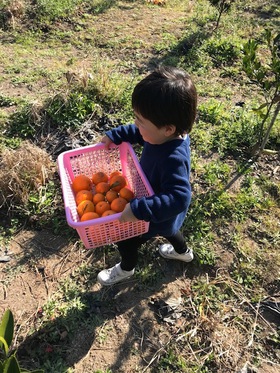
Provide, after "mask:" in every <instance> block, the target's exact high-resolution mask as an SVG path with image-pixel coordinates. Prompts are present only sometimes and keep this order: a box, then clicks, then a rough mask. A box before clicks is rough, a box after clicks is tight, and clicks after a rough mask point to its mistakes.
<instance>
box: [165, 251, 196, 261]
mask: <svg viewBox="0 0 280 373" xmlns="http://www.w3.org/2000/svg"><path fill="white" fill-rule="evenodd" d="M159 253H160V255H161V256H162V257H163V258H165V259H170V260H178V261H179V262H185V263H190V262H192V261H193V259H194V257H192V258H191V259H188V260H183V259H179V258H173V257H170V256H168V255H164V254H163V253H162V252H161V251H160V250H159Z"/></svg>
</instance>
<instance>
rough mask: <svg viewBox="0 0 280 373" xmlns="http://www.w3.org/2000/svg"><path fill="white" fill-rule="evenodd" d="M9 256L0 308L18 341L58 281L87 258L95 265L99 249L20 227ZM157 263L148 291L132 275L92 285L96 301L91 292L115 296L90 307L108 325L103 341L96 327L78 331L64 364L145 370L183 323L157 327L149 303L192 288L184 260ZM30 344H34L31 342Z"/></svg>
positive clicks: (175, 297) (86, 369)
mask: <svg viewBox="0 0 280 373" xmlns="http://www.w3.org/2000/svg"><path fill="white" fill-rule="evenodd" d="M8 254H9V255H10V257H11V260H10V261H9V262H6V263H5V262H3V263H0V265H1V275H0V281H1V283H2V287H1V294H0V296H1V304H0V312H1V314H3V312H4V311H5V310H6V309H7V308H9V309H11V310H12V312H13V313H14V316H15V319H16V320H17V325H20V327H19V329H18V330H17V334H16V338H15V340H16V341H17V336H18V335H19V334H21V339H22V337H27V334H28V333H29V330H30V328H31V327H32V325H34V320H36V317H37V315H38V310H40V309H41V307H42V305H44V304H45V303H46V302H47V301H48V299H49V298H50V297H51V296H52V295H53V294H54V293H55V292H56V291H57V284H58V280H59V281H61V280H62V279H63V278H65V277H67V276H71V272H72V271H74V270H75V267H76V266H78V265H81V263H82V262H87V261H88V260H90V261H92V262H93V266H94V261H98V260H100V255H101V256H102V252H101V251H100V250H98V249H97V252H93V251H92V252H89V251H87V250H86V249H77V248H76V247H75V246H74V247H73V245H69V243H68V242H67V240H64V239H62V238H61V237H59V236H56V235H53V234H52V233H51V232H48V231H40V232H33V231H21V232H20V233H19V234H18V235H17V236H16V237H15V238H14V240H13V241H12V242H11V245H10V246H9V253H8ZM38 257H40V259H38ZM157 261H158V263H159V266H160V267H161V268H162V272H163V274H164V276H163V279H162V280H161V281H159V282H158V283H157V284H156V285H155V286H153V287H152V288H151V289H150V290H144V291H139V289H135V285H136V283H137V280H136V279H131V280H127V281H125V282H124V283H123V284H121V285H116V286H114V287H113V288H112V287H110V288H102V287H101V286H100V285H99V284H98V283H96V284H95V285H94V286H93V287H92V289H91V291H90V293H89V294H88V296H89V297H91V296H92V298H93V299H94V294H96V293H99V294H101V299H107V300H108V297H109V298H112V299H114V306H113V307H112V308H110V309H109V310H108V309H107V310H106V309H105V308H104V307H103V306H102V301H101V302H99V303H98V305H95V304H93V305H92V306H93V308H94V311H93V312H96V313H97V315H98V314H102V316H103V317H104V316H106V318H107V322H106V326H104V325H103V326H102V328H104V327H105V328H106V331H104V333H103V334H104V335H105V334H106V338H105V337H104V341H102V330H100V327H99V326H97V328H96V329H95V330H91V329H85V330H81V331H80V333H79V335H77V336H76V338H75V340H74V341H73V345H72V346H71V345H70V346H68V348H67V349H68V354H67V356H68V358H67V363H68V364H69V366H73V367H74V369H75V372H76V373H82V372H83V373H85V372H88V373H89V372H93V371H95V370H98V369H101V368H103V369H104V370H105V369H106V368H108V367H110V369H111V370H112V372H126V373H130V372H135V367H139V370H136V371H140V372H144V371H149V369H145V370H144V366H146V365H147V364H148V363H149V362H152V361H153V358H154V355H156V353H157V351H158V350H160V348H161V343H162V346H163V345H165V344H166V343H167V342H168V340H169V339H170V338H171V335H172V334H173V333H174V331H175V330H176V329H178V328H180V324H181V323H182V322H183V320H181V319H178V320H175V321H176V322H175V323H174V325H170V326H169V327H168V324H167V323H165V325H163V326H161V323H160V322H159V319H158V316H157V311H156V308H155V307H154V308H153V307H152V304H153V303H154V302H155V300H157V299H158V300H161V301H163V300H168V299H169V298H172V299H173V300H175V301H176V300H178V299H180V297H181V291H182V289H185V291H189V287H190V280H189V279H187V278H183V277H184V276H183V274H184V272H185V271H186V270H187V268H186V267H185V266H184V265H183V264H182V263H168V262H166V261H164V260H163V259H160V258H157ZM27 263H28V265H27ZM9 269H11V270H14V271H17V274H16V275H13V280H12V281H11V282H10V283H8V284H7V285H5V282H9V280H8V279H7V277H9V276H10V274H9ZM6 271H7V272H6ZM5 272H6V273H5ZM23 331H24V333H23ZM24 334H26V335H25V336H24ZM27 345H28V344H27ZM27 348H28V346H27ZM29 348H32V343H31V344H30V346H29ZM132 348H133V349H135V354H134V355H133V354H131V349H132Z"/></svg>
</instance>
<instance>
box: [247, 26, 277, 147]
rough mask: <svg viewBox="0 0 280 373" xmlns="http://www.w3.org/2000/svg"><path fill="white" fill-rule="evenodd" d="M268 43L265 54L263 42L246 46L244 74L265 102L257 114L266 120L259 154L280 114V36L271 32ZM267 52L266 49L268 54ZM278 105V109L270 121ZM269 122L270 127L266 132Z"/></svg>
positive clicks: (259, 138) (251, 41)
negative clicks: (257, 89) (258, 90)
mask: <svg viewBox="0 0 280 373" xmlns="http://www.w3.org/2000/svg"><path fill="white" fill-rule="evenodd" d="M264 42H265V45H262V52H259V51H260V48H261V43H260V42H259V41H256V40H254V39H251V40H249V41H248V42H247V43H245V44H244V46H243V54H244V56H243V61H242V63H243V65H242V67H243V70H244V71H245V73H246V75H247V77H248V78H249V80H250V82H251V83H253V84H254V85H256V86H257V87H258V88H259V89H260V90H261V93H262V94H263V96H264V99H265V103H264V104H262V105H261V106H259V107H258V108H257V109H255V113H256V114H257V115H259V117H260V118H261V119H262V123H261V126H260V129H259V133H258V142H257V145H258V148H257V151H258V152H259V153H261V152H262V150H263V149H264V147H265V145H266V143H267V141H268V138H269V136H270V133H271V131H272V127H273V126H274V124H275V123H276V119H277V116H278V114H279V111H280V96H279V89H280V34H279V33H278V34H273V32H272V31H271V30H268V29H267V30H265V35H264ZM263 48H265V49H266V53H265V54H264V53H263ZM258 52H259V53H258ZM274 105H276V108H275V110H274V113H273V116H272V118H270V115H271V113H272V112H273V107H274ZM269 119H270V124H269V125H268V126H267V128H265V126H266V124H267V122H268V120H269Z"/></svg>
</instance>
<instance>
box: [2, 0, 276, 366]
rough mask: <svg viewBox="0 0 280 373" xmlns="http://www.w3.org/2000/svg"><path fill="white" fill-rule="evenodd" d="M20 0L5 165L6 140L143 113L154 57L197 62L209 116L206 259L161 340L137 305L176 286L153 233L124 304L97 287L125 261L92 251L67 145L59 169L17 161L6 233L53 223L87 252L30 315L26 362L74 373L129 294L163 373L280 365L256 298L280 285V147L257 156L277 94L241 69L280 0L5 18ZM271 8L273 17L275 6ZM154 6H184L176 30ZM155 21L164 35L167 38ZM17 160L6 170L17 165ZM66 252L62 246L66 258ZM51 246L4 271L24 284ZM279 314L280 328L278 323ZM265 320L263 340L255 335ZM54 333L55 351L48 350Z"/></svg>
mask: <svg viewBox="0 0 280 373" xmlns="http://www.w3.org/2000/svg"><path fill="white" fill-rule="evenodd" d="M12 3H13V2H11V1H1V0H0V13H1V12H2V13H1V16H0V31H1V36H2V35H3V38H4V39H3V41H4V42H3V43H2V48H1V51H0V67H1V77H0V84H3V87H4V86H5V84H6V82H9V83H10V84H11V86H12V87H13V89H10V90H6V91H3V93H1V95H0V124H1V126H2V128H3V131H2V132H1V134H0V152H1V162H2V163H1V164H0V167H1V168H0V171H1V170H2V168H3V165H4V163H5V158H4V155H5V154H8V157H9V156H10V154H12V152H14V151H18V152H20V151H22V145H23V144H25V143H24V141H28V142H30V143H32V144H33V145H34V148H33V149H32V151H30V154H33V156H34V157H35V154H37V151H38V149H37V146H38V148H40V147H42V144H45V142H44V141H46V139H47V138H48V137H49V138H50V143H51V141H52V140H53V141H55V139H56V136H57V137H59V136H66V134H67V136H68V135H69V137H70V138H71V136H72V137H75V136H76V135H77V133H79V130H80V129H81V128H84V127H83V125H84V124H85V123H87V122H90V123H91V125H92V128H93V129H95V127H96V126H97V124H99V123H100V122H102V120H104V121H105V122H106V123H109V124H110V125H112V126H114V125H117V124H118V123H126V122H129V121H132V120H133V113H132V110H131V93H132V90H133V87H134V85H135V84H136V82H138V81H139V79H141V77H142V76H143V75H144V74H145V73H146V71H147V70H148V67H150V66H153V65H154V64H157V63H170V64H174V65H177V66H180V67H183V68H185V69H186V70H188V71H189V72H190V73H191V74H192V76H193V77H194V80H195V82H196V85H197V89H198V94H199V113H198V120H197V123H196V124H195V126H194V129H193V132H192V134H191V144H192V186H193V199H192V203H191V206H190V210H189V212H188V215H187V219H186V220H185V222H184V225H183V227H182V230H183V232H184V234H185V236H186V239H187V241H188V244H189V245H190V246H191V247H192V248H193V249H194V251H195V260H194V264H193V265H190V267H188V268H187V269H186V270H185V271H181V273H182V275H181V276H180V277H179V281H180V282H179V285H178V286H179V287H180V291H181V296H182V307H183V316H182V318H181V319H180V320H181V321H182V322H181V324H178V325H177V324H175V325H168V324H165V323H160V324H159V325H157V324H155V323H154V324H153V325H154V328H155V330H154V333H155V334H156V337H158V338H159V339H155V340H153V338H156V337H155V336H154V335H147V334H145V330H146V329H145V327H144V326H143V325H142V320H143V319H142V316H143V315H140V316H139V315H138V314H137V312H136V311H135V308H134V307H132V309H131V310H129V311H128V310H127V309H126V301H128V300H129V299H130V297H132V296H133V294H136V297H137V296H138V295H139V299H141V296H143V297H146V298H147V294H149V296H151V297H152V296H154V294H160V292H158V293H157V291H158V290H159V288H160V286H159V284H161V285H162V284H164V286H166V284H165V282H164V281H165V279H166V278H165V276H166V274H165V268H163V264H162V262H160V259H159V258H158V256H157V253H156V251H155V250H154V246H155V243H154V242H152V243H147V244H146V245H144V246H143V247H142V248H141V252H140V254H141V255H140V259H139V260H140V265H139V268H137V271H136V274H135V283H133V282H132V284H133V285H132V286H133V289H132V290H131V292H129V293H128V294H129V295H127V299H125V301H124V302H123V303H122V304H121V305H119V304H118V302H117V298H116V297H115V294H114V292H113V291H111V290H106V289H105V290H104V289H103V290H102V291H99V292H96V291H93V290H92V289H93V288H94V286H95V284H96V275H97V273H98V271H99V270H100V269H102V268H103V267H104V265H106V266H109V265H111V264H114V263H115V260H116V256H117V254H116V252H115V250H114V248H112V247H106V248H100V251H98V250H96V251H94V253H92V254H91V255H92V257H90V256H89V255H87V254H85V253H84V252H82V254H81V251H82V250H83V249H82V248H83V245H82V243H81V242H80V240H79V239H78V237H77V235H76V232H75V230H73V229H72V228H70V227H68V226H67V224H66V221H65V214H64V208H63V205H62V196H61V188H60V182H59V178H58V175H57V174H56V173H55V172H54V171H53V167H54V166H55V161H56V156H54V155H53V154H49V156H50V157H51V163H50V165H49V169H48V172H49V174H48V177H47V178H46V181H45V183H42V184H41V185H39V186H38V185H34V183H33V184H32V183H31V182H29V178H28V177H27V176H30V175H29V174H32V173H31V172H26V170H25V169H24V167H23V166H22V167H20V168H19V169H17V175H18V176H19V177H18V178H17V179H15V180H17V182H13V183H12V184H11V185H10V187H9V188H8V189H7V190H6V189H4V188H1V193H2V194H3V193H4V192H3V191H4V190H5V193H6V194H5V195H4V197H5V198H3V196H2V194H1V198H2V199H1V198H0V201H1V209H2V208H3V211H4V214H3V215H1V217H4V218H5V219H4V218H3V222H4V223H2V225H1V226H0V244H1V246H5V247H6V246H8V245H9V243H10V242H11V241H12V240H13V238H14V236H15V235H16V234H17V232H19V231H20V230H21V229H23V228H24V229H30V230H32V229H36V230H38V231H39V232H40V230H41V229H50V230H51V231H52V232H54V233H56V234H58V235H61V236H64V237H66V238H67V239H68V242H69V246H70V247H71V248H72V250H75V251H77V253H79V255H80V257H79V258H78V259H77V263H76V265H75V266H74V267H73V268H72V270H71V271H69V272H66V273H65V275H63V276H61V277H59V278H56V282H57V283H56V285H57V287H56V289H55V291H54V292H52V293H51V294H50V295H49V299H48V300H46V301H45V303H44V304H42V305H40V307H41V308H42V309H39V310H38V312H37V314H35V315H34V323H33V324H32V327H30V324H28V322H26V323H25V324H24V323H23V324H22V325H21V328H20V331H19V335H18V343H19V344H20V343H23V344H24V343H25V344H26V345H28V344H29V343H32V344H31V346H32V349H33V350H32V358H30V356H27V355H23V356H22V355H21V359H22V361H23V362H24V363H26V366H27V367H28V366H30V367H32V368H34V369H35V368H39V367H41V368H43V369H45V372H46V373H48V372H49V373H53V372H55V373H66V372H67V373H72V372H73V373H74V371H75V369H74V368H73V367H72V366H69V364H67V359H66V357H67V356H68V355H69V354H70V355H71V354H72V352H73V351H74V350H75V346H74V347H73V345H75V338H77V336H79V335H80V333H84V334H85V335H87V334H86V332H87V330H90V331H91V332H92V335H93V336H94V338H95V339H96V341H97V342H96V343H98V346H99V348H100V349H102V348H105V349H106V346H107V344H108V343H109V342H110V338H111V337H112V334H113V333H114V330H115V329H114V328H115V324H114V318H113V317H112V314H113V315H115V314H116V312H119V313H120V314H121V310H122V306H123V307H124V309H125V310H126V312H127V313H129V316H130V317H131V319H132V320H131V325H129V330H130V332H132V334H133V336H134V337H135V339H134V340H133V342H135V340H136V341H137V342H139V340H140V342H139V343H140V347H142V344H143V346H144V345H145V343H146V342H147V341H148V342H149V343H150V345H149V347H151V350H152V354H151V355H149V356H148V357H149V358H147V357H146V356H145V359H146V360H145V366H146V367H149V368H150V369H151V372H174V373H175V372H179V371H180V372H187V373H197V372H200V373H206V372H207V373H213V372H217V371H225V369H226V371H227V370H228V367H229V366H231V367H234V368H233V369H234V370H237V368H238V369H241V366H240V364H241V363H240V361H241V360H242V361H243V360H244V358H245V357H246V360H249V361H250V364H252V365H255V366H258V365H259V364H261V363H262V361H263V360H265V361H267V360H269V361H272V362H273V363H275V364H276V363H277V361H276V355H274V353H273V352H271V344H269V343H270V342H269V343H268V342H267V341H271V343H274V344H273V346H276V347H277V348H279V338H278V337H277V333H276V331H275V329H273V327H271V326H270V325H269V324H268V323H266V322H265V321H264V320H260V319H259V318H258V311H257V304H258V302H260V301H261V300H262V299H264V298H265V297H268V296H270V295H271V294H272V293H273V289H274V287H273V286H276V285H274V284H275V283H277V279H278V276H279V274H278V268H279V265H280V257H279V252H278V251H279V250H278V247H279V244H280V237H279V226H278V222H279V200H280V199H279V195H280V186H279V182H278V181H277V179H276V177H275V175H276V174H277V166H276V161H277V160H276V156H275V155H274V156H273V155H272V156H271V155H268V156H263V157H261V158H260V159H257V160H256V161H255V162H253V160H252V159H251V153H250V151H251V149H252V148H253V146H254V145H255V143H256V141H257V139H258V135H259V131H260V126H261V121H262V118H263V112H261V111H259V112H258V111H257V110H256V108H258V107H259V106H260V105H261V104H262V103H264V102H265V95H263V93H262V92H261V90H259V89H258V88H257V87H256V86H255V85H252V84H250V83H249V80H248V77H247V76H246V74H245V73H244V71H243V70H242V58H243V52H242V48H243V45H244V43H245V42H246V41H247V40H248V39H250V38H255V39H256V40H258V41H260V42H261V48H262V51H263V54H262V56H263V59H264V60H265V61H266V62H267V61H268V60H269V53H268V50H267V47H266V46H265V43H264V41H263V40H264V39H263V29H264V27H266V26H268V27H270V28H272V29H275V30H276V26H277V24H276V21H275V19H276V18H277V16H279V10H278V9H277V8H276V7H275V4H274V3H273V2H272V1H271V2H268V3H267V4H265V8H263V9H261V8H260V7H261V6H263V4H262V3H261V2H257V3H256V2H254V1H249V2H244V1H237V2H235V3H234V4H233V5H232V8H231V11H230V12H228V13H226V14H223V16H222V19H221V23H220V26H219V28H218V29H217V30H214V26H215V22H216V19H217V11H216V10H215V8H214V7H212V6H211V5H210V3H209V2H208V1H206V0H205V1H201V2H198V3H195V4H190V3H189V2H188V1H177V0H176V1H175V0H174V1H171V0H170V1H167V2H166V5H165V6H162V7H159V6H155V5H152V4H150V3H147V2H145V1H128V0H127V1H112V0H108V1H93V2H89V1H80V0H72V1H50V2H46V1H37V2H36V6H34V7H31V5H30V3H29V2H26V3H27V4H26V7H24V8H22V9H21V11H19V13H17V12H16V10H13V11H14V26H13V25H12V24H11V19H9V18H7V17H6V15H7V13H6V12H7V9H8V7H11V6H12ZM131 9H132V10H133V13H129V14H130V17H132V18H133V20H134V23H135V25H136V24H137V22H142V30H143V33H141V32H139V33H138V34H137V35H135V34H134V33H133V32H131V31H133V28H132V27H130V28H127V27H126V26H127V22H126V21H127V20H128V19H127V20H124V22H122V21H123V20H122V19H119V20H116V19H115V18H114V17H115V14H117V15H118V14H119V13H117V12H118V11H120V10H126V11H127V12H129V11H130V10H131ZM261 11H262V12H270V13H269V14H270V15H272V16H271V17H262V14H260V13H261ZM145 12H147V17H149V16H151V17H152V18H153V17H154V16H156V15H158V14H161V13H160V12H162V14H163V15H164V17H168V15H170V14H172V12H174V14H176V17H174V20H173V23H172V22H170V23H169V27H170V29H169V27H167V26H162V27H161V25H160V24H158V25H157V28H155V29H149V30H148V31H149V32H148V33H144V31H145V32H146V28H147V24H146V23H145V18H144V19H142V18H141V16H142V14H145ZM148 12H149V13H148ZM153 12H154V13H153ZM165 12H166V13H165ZM167 12H168V13H167ZM109 15H110V16H109ZM122 15H123V16H124V17H125V16H126V13H125V12H124V13H122ZM98 17H101V18H100V22H105V23H106V22H107V23H108V22H110V24H108V25H107V23H106V25H107V26H108V28H107V29H106V31H105V32H103V33H102V32H100V28H99V27H98V26H100V25H99V24H98V20H99V18H98ZM102 17H104V18H102ZM175 18H176V19H175ZM104 19H105V21H104ZM147 19H148V20H149V18H147ZM175 21H176V23H177V22H178V24H179V25H180V32H178V30H177V33H175V32H173V29H172V28H171V26H170V25H172V24H175V23H174V22H175ZM153 33H155V34H157V35H158V36H159V37H158V38H153V36H154V35H153ZM229 35H230V37H229ZM22 88H24V90H22ZM17 89H19V90H20V92H21V94H20V95H19V94H18V93H17ZM279 131H280V124H279V118H278V119H277V122H276V124H275V125H274V127H273V130H272V132H271V134H270V137H269V141H268V143H267V147H268V148H269V149H272V150H275V151H277V150H278V151H279V138H280V137H279V133H280V132H279ZM69 137H67V139H68V140H69ZM64 141H66V140H64ZM23 147H24V146H23ZM18 154H20V153H18ZM6 157H7V155H6ZM19 159H20V157H18V158H16V160H17V161H18V160H19ZM25 163H26V162H25ZM31 164H32V167H31V166H30V167H31V168H32V170H33V169H35V168H34V166H33V163H31ZM14 167H16V164H14ZM10 169H11V171H12V169H13V167H10ZM6 170H7V169H5V173H4V176H5V177H6V175H8V177H10V180H11V179H12V177H11V176H9V172H7V171H6ZM51 170H52V171H51ZM268 170H269V171H268ZM21 171H22V173H21ZM1 176H2V175H1ZM1 179H2V180H4V178H3V176H2V177H1ZM5 180H7V179H5ZM12 180H14V179H12ZM5 185H7V182H5ZM15 186H22V187H23V189H22V190H23V191H24V192H22V193H19V195H17V196H16V192H18V190H17V189H16V188H15ZM13 187H14V189H13ZM23 195H25V196H27V198H25V199H23ZM16 197H17V199H15V198H16ZM80 250H81V251H80ZM36 255H37V256H36ZM67 255H68V253H66V254H65V257H63V258H62V259H61V260H62V261H64V260H65V261H66V262H67V258H68V256H67ZM81 257H82V259H81ZM42 258H43V256H42V255H39V254H38V253H37V254H36V252H34V253H31V252H30V253H28V256H26V258H23V259H22V261H21V264H20V265H19V266H18V267H17V268H15V267H6V268H5V270H4V274H5V282H4V285H5V286H9V285H11V284H12V283H13V280H14V279H16V278H17V276H19V274H20V273H21V272H22V273H23V272H24V271H28V270H30V269H31V270H32V269H34V268H37V267H36V266H37V263H39V261H40V260H42ZM92 258H93V259H92ZM91 260H92V261H91ZM178 267H179V265H178ZM172 268H173V267H172ZM175 268H177V267H176V265H175ZM176 280H178V278H176ZM143 294H144V295H143ZM137 299H138V298H137ZM116 310H117V311H116ZM134 312H135V314H134ZM118 316H119V315H118ZM126 316H127V315H126ZM256 317H257V319H258V320H257V321H258V324H257V326H256V328H255V329H254V322H255V320H256ZM143 318H144V317H143ZM139 323H140V325H141V327H140V329H141V328H142V329H141V333H140V334H141V335H140V339H139V340H138V339H137V338H136V336H137V332H138V331H137V332H136V330H138V329H137V327H136V326H137V325H138V324H139ZM266 328H268V329H269V330H270V332H271V334H269V335H266V334H265V330H266ZM162 333H163V335H167V336H168V338H167V339H163V341H165V342H162V340H161V339H160V338H161V337H162ZM132 334H130V335H132ZM252 335H253V337H254V343H253V344H250V338H251V337H252ZM87 337H88V338H89V336H88V335H87ZM152 337H153V338H152ZM277 338H278V339H277ZM159 340H160V342H159ZM155 341H156V342H155ZM91 342H92V343H95V342H94V340H92V341H91ZM129 342H130V341H129ZM148 342H147V343H148ZM159 343H160V344H159ZM100 346H101V347H100ZM135 346H136V347H135ZM145 346H146V345H145ZM232 346H235V347H236V351H234V350H233V349H232ZM248 346H249V347H248ZM78 347H79V346H76V349H78ZM121 347H122V346H121ZM276 347H275V348H276ZM49 348H51V349H52V350H51V353H47V351H48V349H49ZM143 349H144V347H143ZM42 351H43V353H42ZM96 351H98V349H97V350H96ZM143 351H144V350H141V348H137V344H135V345H134V344H133V343H131V346H130V352H129V354H130V353H131V356H134V357H135V356H141V354H142V353H144V352H143ZM243 352H244V355H243ZM245 354H247V355H246V356H245ZM129 356H130V355H129ZM109 364H111V365H112V366H113V362H110V363H109ZM149 364H150V365H149ZM243 365H244V364H243ZM102 368H104V369H99V370H95V371H94V372H95V373H110V372H111V371H113V370H111V367H105V365H104V366H103V367H102ZM114 368H115V367H114ZM139 369H141V368H139ZM94 372H91V373H94ZM88 373H89V372H88Z"/></svg>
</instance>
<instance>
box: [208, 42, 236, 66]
mask: <svg viewBox="0 0 280 373" xmlns="http://www.w3.org/2000/svg"><path fill="white" fill-rule="evenodd" d="M205 50H206V52H207V53H208V54H209V55H210V57H211V59H212V61H213V65H214V67H216V68H217V67H220V66H227V65H229V66H230V65H232V64H233V63H234V62H235V61H237V59H238V57H239V54H240V47H239V46H236V45H234V44H233V42H232V40H229V39H228V38H227V37H222V38H212V39H210V40H208V41H207V42H206V46H205Z"/></svg>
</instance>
